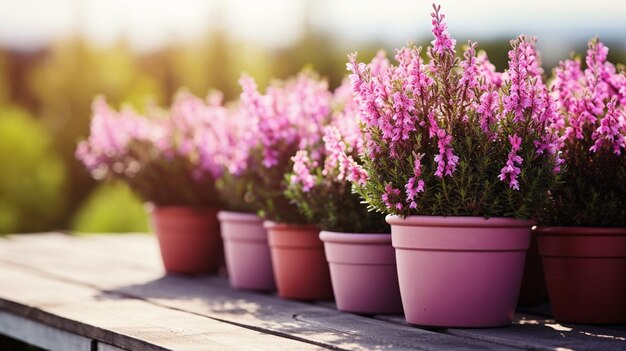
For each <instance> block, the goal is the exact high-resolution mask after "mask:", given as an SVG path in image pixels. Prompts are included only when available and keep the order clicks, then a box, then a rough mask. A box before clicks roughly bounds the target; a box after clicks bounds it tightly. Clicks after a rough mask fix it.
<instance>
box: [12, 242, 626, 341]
mask: <svg viewBox="0 0 626 351" xmlns="http://www.w3.org/2000/svg"><path fill="white" fill-rule="evenodd" d="M541 311H542V309H538V310H535V311H534V313H541ZM525 312H526V313H518V314H517V316H516V320H515V322H514V323H513V325H511V326H509V327H506V328H493V329H428V330H427V329H422V328H417V327H414V326H410V325H408V324H406V322H405V321H404V318H403V317H402V316H400V315H392V316H370V317H367V316H359V315H355V314H350V313H341V312H338V311H337V310H335V308H334V305H333V304H332V303H329V302H317V303H304V302H297V301H288V300H283V299H280V298H278V297H277V296H276V295H274V294H261V293H255V292H246V291H237V290H233V289H231V288H230V287H229V285H228V281H227V279H225V278H220V277H214V276H200V277H184V276H174V275H164V273H163V269H162V266H161V261H160V257H159V252H158V246H157V243H156V240H155V238H154V237H152V236H149V235H143V234H123V235H119V234H117V235H88V236H70V235H65V234H61V233H46V234H29V235H15V236H8V237H4V238H0V334H5V335H7V336H10V337H12V338H15V339H19V340H23V341H25V342H27V343H29V344H33V345H37V346H40V347H43V348H46V349H51V350H64V351H72V350H89V351H94V350H101V351H111V350H120V349H123V350H311V349H324V348H329V349H335V350H378V349H398V350H402V349H407V350H408V349H412V350H413V349H417V350H455V349H459V350H472V349H479V350H511V349H536V350H544V349H545V350H555V349H559V350H570V349H571V350H626V326H624V325H620V326H605V327H599V326H586V325H569V324H568V325H563V324H558V323H556V322H554V321H553V320H551V319H550V318H549V317H546V316H541V315H538V314H532V313H529V312H532V311H525Z"/></svg>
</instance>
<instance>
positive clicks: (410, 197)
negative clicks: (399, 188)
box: [404, 154, 426, 208]
mask: <svg viewBox="0 0 626 351" xmlns="http://www.w3.org/2000/svg"><path fill="white" fill-rule="evenodd" d="M422 157H424V154H419V155H414V158H415V161H414V162H413V177H411V178H409V181H408V182H407V183H406V185H405V186H404V188H405V190H406V191H405V194H406V201H407V202H408V203H409V208H417V202H415V198H416V197H417V194H418V193H423V192H424V188H425V186H426V183H425V182H424V180H423V179H419V177H420V176H421V175H422Z"/></svg>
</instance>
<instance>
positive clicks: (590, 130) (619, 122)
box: [538, 39, 626, 324]
mask: <svg viewBox="0 0 626 351" xmlns="http://www.w3.org/2000/svg"><path fill="white" fill-rule="evenodd" d="M607 54H608V48H607V47H606V46H604V45H603V44H602V43H601V42H600V41H598V40H597V39H594V40H591V41H590V42H589V48H588V50H587V56H586V60H585V61H586V68H585V69H584V70H583V69H582V67H581V66H582V65H581V62H580V60H579V59H570V60H567V61H564V62H561V63H560V65H559V67H558V68H556V69H555V77H554V80H553V82H552V87H553V89H554V96H555V98H556V99H557V101H558V111H559V113H560V114H562V116H563V119H562V120H560V121H559V122H560V123H559V124H558V127H559V129H560V131H561V135H562V143H563V147H562V149H563V157H564V160H565V167H564V170H563V175H562V177H563V181H562V183H560V184H559V185H558V186H557V188H556V189H554V190H553V191H552V198H553V200H554V202H553V206H551V208H552V209H553V211H550V212H549V216H547V218H545V220H544V221H543V223H542V224H543V225H545V226H544V227H540V228H539V230H538V231H539V250H540V253H541V256H542V258H543V265H544V268H545V273H546V281H547V285H548V293H549V296H550V302H551V304H552V312H553V313H554V318H555V319H556V320H558V321H562V322H574V323H588V324H589V323H596V324H608V323H613V324H623V323H626V299H625V298H624V297H625V296H626V156H624V153H625V152H626V141H625V138H626V119H625V118H626V110H625V107H624V106H625V104H626V76H625V74H624V71H618V70H617V69H616V68H615V66H614V65H613V64H611V63H610V62H608V61H607Z"/></svg>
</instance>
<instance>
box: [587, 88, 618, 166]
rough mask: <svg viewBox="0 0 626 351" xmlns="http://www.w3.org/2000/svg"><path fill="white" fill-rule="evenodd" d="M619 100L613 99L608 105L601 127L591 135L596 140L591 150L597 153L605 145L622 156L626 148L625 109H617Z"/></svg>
mask: <svg viewBox="0 0 626 351" xmlns="http://www.w3.org/2000/svg"><path fill="white" fill-rule="evenodd" d="M616 105H617V98H616V97H613V98H612V99H611V101H609V103H608V104H607V112H606V114H605V115H604V117H603V118H602V120H601V121H600V126H599V127H598V128H597V129H596V130H595V131H594V132H593V134H592V135H591V138H592V140H594V141H595V142H594V144H593V146H591V148H590V150H591V151H593V152H597V151H598V150H599V149H600V148H601V147H602V146H603V145H607V146H608V147H610V148H612V149H613V153H615V154H616V155H621V153H622V152H621V149H622V148H626V141H625V137H624V136H625V135H626V120H625V118H624V111H623V109H617V107H616Z"/></svg>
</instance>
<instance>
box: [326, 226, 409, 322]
mask: <svg viewBox="0 0 626 351" xmlns="http://www.w3.org/2000/svg"><path fill="white" fill-rule="evenodd" d="M320 239H322V241H323V242H324V249H325V251H326V258H327V259H328V264H329V266H330V277H331V280H332V284H333V291H334V293H335V302H336V303H337V309H338V310H340V311H346V312H355V313H372V314H373V313H401V312H402V300H401V299H400V288H399V286H398V272H397V270H396V255H395V251H394V249H393V247H392V246H391V234H355V233H336V232H327V231H323V232H321V233H320Z"/></svg>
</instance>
